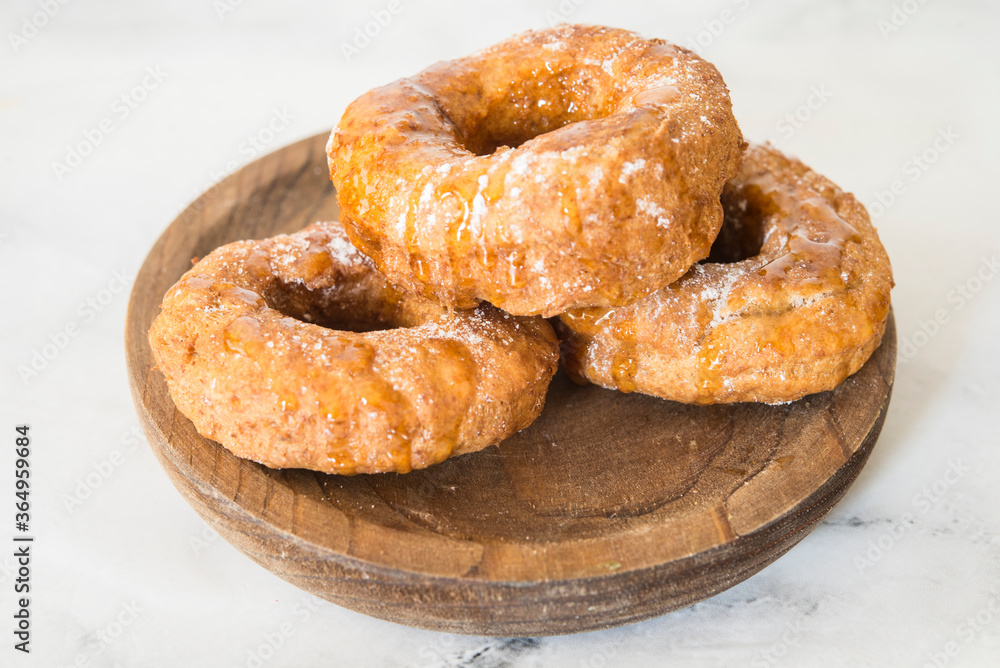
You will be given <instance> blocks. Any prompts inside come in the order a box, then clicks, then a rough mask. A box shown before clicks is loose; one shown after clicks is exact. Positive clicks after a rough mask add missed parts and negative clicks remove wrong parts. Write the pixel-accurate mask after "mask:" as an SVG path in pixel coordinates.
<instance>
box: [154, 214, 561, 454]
mask: <svg viewBox="0 0 1000 668" xmlns="http://www.w3.org/2000/svg"><path fill="white" fill-rule="evenodd" d="M161 309H162V310H161V313H160V314H159V316H158V317H157V318H156V320H155V321H154V322H153V325H152V328H151V329H150V331H149V343H150V346H151V347H152V349H153V355H154V357H155V360H156V364H157V366H158V367H159V369H160V370H161V371H162V372H163V373H164V375H165V376H166V379H167V384H168V386H169V389H170V395H171V397H172V398H173V400H174V403H175V404H176V405H177V408H178V410H180V412H181V413H183V414H184V415H185V416H187V417H188V418H190V419H191V421H192V422H193V423H194V425H195V427H196V428H197V429H198V432H199V433H200V434H202V435H203V436H205V437H207V438H210V439H213V440H215V441H218V442H219V443H221V444H222V445H224V446H225V447H226V448H228V449H229V450H231V451H232V452H233V453H234V454H236V455H238V456H240V457H244V458H247V459H252V460H255V461H258V462H260V463H262V464H265V465H267V466H270V467H274V468H286V467H296V468H308V469H313V470H316V471H325V472H327V473H342V474H352V473H376V472H383V471H397V472H400V473H405V472H407V471H410V470H411V469H418V468H423V467H426V466H429V465H431V464H434V463H437V462H440V461H442V460H443V459H445V458H447V457H450V456H454V455H459V454H463V453H466V452H473V451H476V450H481V449H482V448H485V447H487V446H489V445H492V444H495V443H499V442H500V441H502V440H503V439H504V438H506V437H507V436H510V435H511V434H513V433H514V432H516V431H518V430H519V429H523V428H524V427H526V426H527V425H529V424H530V423H531V422H532V421H533V420H534V419H535V418H536V417H537V416H538V414H539V413H540V412H541V410H542V406H543V404H544V400H545V391H546V388H547V387H548V384H549V380H550V379H551V378H552V376H553V374H554V373H555V370H556V367H557V364H558V357H559V353H558V342H557V340H556V338H555V334H554V332H553V331H552V328H551V326H550V325H549V324H548V322H546V321H545V320H542V319H541V318H517V317H514V316H510V315H508V314H505V313H503V312H501V311H499V310H498V309H496V308H494V307H492V306H490V305H487V304H484V305H482V306H480V307H479V308H476V309H475V310H471V311H464V312H451V311H449V310H448V309H446V308H444V307H442V306H441V305H439V304H437V303H435V302H431V301H428V300H425V299H423V298H421V297H417V296H414V295H410V294H406V293H402V292H399V291H398V290H396V289H394V288H392V287H391V286H390V285H389V284H388V283H387V282H386V280H385V278H384V277H383V276H381V275H380V274H379V273H378V272H377V271H376V270H375V268H374V266H373V265H372V263H371V261H370V260H369V259H368V258H366V257H364V256H363V255H362V254H361V253H359V252H358V251H357V250H356V249H355V248H354V247H353V246H352V245H351V244H350V242H349V241H348V239H347V237H346V235H345V234H344V232H343V229H342V228H341V227H340V226H339V225H338V224H336V223H317V224H315V225H312V226H310V227H308V228H306V229H305V230H303V231H301V232H299V233H297V234H293V235H290V236H285V235H283V236H277V237H274V238H271V239H267V240H264V241H240V242H236V243H232V244H229V245H227V246H223V247H221V248H219V249H217V250H215V251H213V252H212V253H211V254H209V255H208V256H207V257H205V258H204V259H203V260H201V261H200V262H198V263H197V264H196V265H195V266H194V267H193V268H192V269H191V270H190V271H188V272H187V273H186V274H185V275H184V276H183V277H182V278H181V280H180V281H179V282H178V283H177V284H176V285H174V286H173V287H172V288H171V289H170V290H169V291H168V292H167V294H166V296H165V297H164V300H163V304H162V306H161ZM344 330H350V331H344Z"/></svg>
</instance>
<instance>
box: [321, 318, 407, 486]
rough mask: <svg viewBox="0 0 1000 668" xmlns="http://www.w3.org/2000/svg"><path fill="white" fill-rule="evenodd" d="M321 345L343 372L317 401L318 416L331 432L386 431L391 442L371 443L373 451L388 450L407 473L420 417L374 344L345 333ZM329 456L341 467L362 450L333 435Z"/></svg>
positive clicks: (386, 453)
mask: <svg viewBox="0 0 1000 668" xmlns="http://www.w3.org/2000/svg"><path fill="white" fill-rule="evenodd" d="M323 343H324V346H323V351H324V354H325V355H326V356H327V358H328V361H330V362H331V363H332V364H333V365H334V366H335V367H336V368H338V369H340V370H341V372H342V373H341V374H337V375H336V376H332V377H331V380H334V382H332V383H330V384H329V385H327V387H326V388H325V391H324V392H322V394H321V395H320V397H319V398H318V400H317V403H318V410H319V413H320V415H321V416H322V417H323V418H324V419H326V420H327V421H329V422H330V423H332V424H331V432H332V433H334V434H342V435H344V436H345V437H347V436H348V435H353V436H356V435H357V434H358V433H368V434H378V433H380V432H382V433H384V434H385V439H386V441H387V442H385V443H383V444H378V443H373V444H372V446H371V447H372V450H375V451H382V452H384V453H385V456H386V457H388V458H389V459H390V460H391V461H392V462H393V466H394V468H395V470H397V471H398V472H400V473H407V472H409V471H410V470H411V469H412V452H411V441H412V438H413V435H414V433H415V431H416V427H417V425H416V420H415V417H414V416H413V415H412V411H411V410H410V409H409V404H408V402H407V401H406V400H405V397H404V396H403V395H402V394H401V393H400V392H399V391H398V390H396V388H395V387H393V386H392V384H391V383H390V382H389V381H388V380H386V379H385V378H383V377H382V374H381V373H380V370H379V369H378V368H377V361H376V356H375V347H374V346H373V345H372V344H371V343H369V342H368V341H365V340H364V339H362V338H360V337H351V336H344V335H334V336H327V337H325V338H324V340H323ZM344 378H349V379H350V386H346V385H344V384H343V383H341V382H338V381H337V379H344ZM338 427H339V428H338ZM326 455H327V458H328V459H329V460H331V461H332V462H336V463H337V464H338V465H341V466H343V465H344V464H345V462H346V461H347V460H352V461H353V460H355V459H357V457H358V456H360V455H363V453H359V452H357V451H356V450H353V449H350V448H348V447H347V446H346V445H345V443H344V441H342V440H341V439H340V438H331V440H330V441H329V442H328V444H327V451H326ZM358 463H361V462H355V464H358Z"/></svg>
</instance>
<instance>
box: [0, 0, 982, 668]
mask: <svg viewBox="0 0 1000 668" xmlns="http://www.w3.org/2000/svg"><path fill="white" fill-rule="evenodd" d="M63 2H65V4H61V3H60V2H58V1H57V0H23V1H13V0H7V1H5V2H4V3H3V5H2V8H0V26H2V27H3V33H4V39H3V44H2V45H0V267H2V271H3V283H4V286H5V289H4V290H3V313H4V315H3V317H2V318H0V335H2V341H3V346H2V349H0V356H2V368H3V377H2V383H0V414H2V416H3V419H2V421H0V433H5V434H6V436H4V437H3V439H4V442H5V443H7V444H8V445H5V446H4V447H2V448H0V472H2V475H0V490H2V494H0V499H4V501H3V502H2V504H0V505H2V508H0V517H3V518H4V520H3V529H2V530H0V540H2V541H4V543H5V544H6V545H7V546H10V545H12V543H10V542H9V541H10V540H11V536H12V535H13V534H14V533H15V532H14V528H13V526H12V525H13V513H14V509H13V508H12V507H11V506H13V501H14V496H13V475H12V473H11V471H12V468H13V461H14V453H13V439H14V436H15V434H14V426H15V425H16V424H21V423H27V424H30V425H31V433H32V436H33V455H32V459H31V466H32V475H33V478H32V481H33V485H34V486H33V494H32V497H31V498H32V503H33V510H32V526H31V529H32V533H33V534H34V535H35V536H37V539H36V542H35V543H34V546H33V550H34V552H33V561H32V574H31V577H32V583H31V584H32V592H31V596H32V598H31V611H32V630H33V636H32V645H31V647H32V653H31V654H30V655H27V656H25V655H23V654H21V653H20V652H15V651H14V650H13V648H12V645H13V640H12V635H11V630H12V627H13V622H12V615H13V613H14V611H15V601H14V594H13V585H14V579H15V578H16V564H15V563H14V559H13V557H12V552H13V548H8V547H4V548H3V549H2V550H0V555H2V556H0V592H2V593H0V619H3V620H4V621H3V622H0V631H2V633H0V637H2V638H4V643H3V647H2V648H0V665H4V666H60V667H61V666H71V665H78V666H263V665H266V666H319V665H323V666H332V665H337V666H341V665H343V666H400V665H402V666H481V667H486V666H490V667H493V666H514V667H517V668H527V667H529V666H573V667H577V666H593V667H600V666H662V665H671V666H673V665H692V666H699V665H707V666H716V665H718V666H737V665H749V666H778V665H786V666H803V665H817V666H876V665H899V666H925V665H931V666H944V665H948V666H986V665H997V663H998V659H1000V567H998V563H1000V510H998V509H1000V486H998V485H997V484H996V482H995V478H996V476H997V470H998V467H997V465H998V463H1000V447H998V446H1000V436H998V428H997V427H998V421H997V418H996V407H997V405H998V404H1000V356H998V354H997V346H996V341H997V338H998V336H1000V309H998V306H1000V280H994V279H995V275H996V273H997V271H998V267H997V261H998V259H1000V234H998V231H997V230H998V228H997V220H998V219H997V213H996V208H995V206H994V205H993V203H992V199H991V197H992V195H993V192H992V188H993V187H995V181H994V179H996V177H997V176H998V174H997V168H996V166H995V163H994V161H995V160H996V158H997V155H998V153H1000V137H998V130H997V127H998V124H997V120H996V118H997V111H998V107H1000V105H998V102H1000V93H998V91H1000V88H998V86H997V83H998V74H1000V72H998V65H1000V46H998V42H997V41H996V39H995V35H994V34H993V32H994V31H993V29H994V28H995V26H996V24H997V21H998V19H1000V10H998V5H997V4H996V3H988V2H986V1H985V0H982V1H979V2H976V1H973V0H966V1H964V2H941V1H924V2H919V1H918V0H895V1H890V0H879V1H877V2H864V3H863V2H860V1H858V0H843V1H841V2H828V3H807V2H789V3H785V2H781V3H779V2H775V1H774V0H772V1H770V2H765V1H764V0H715V1H711V2H699V3H694V2H691V3H685V4H681V3H678V2H657V3H651V2H650V3H639V2H634V3H632V2H610V1H609V0H608V1H600V0H563V1H562V2H561V3H560V2H557V0H544V1H542V2H528V1H527V0H505V1H504V2H489V3H488V2H477V3H459V2H454V3H444V2H419V3H418V2H413V1H409V0H397V2H393V3H391V6H392V7H391V8H392V9H394V10H396V11H395V13H393V12H389V7H390V3H388V2H382V1H379V0H377V1H375V2H368V1H366V2H351V3H346V2H343V3H321V2H314V3H310V2H304V1H301V0H295V1H289V2H281V3H278V2H265V1H264V0H216V1H212V0H199V1H195V0H178V1H177V2H171V3H152V2H142V3H138V2H112V1H110V0H91V1H89V2H66V1H65V0H63ZM373 11H375V12H376V13H377V14H376V16H379V15H381V16H382V17H383V21H384V22H385V23H386V25H385V26H379V27H378V30H377V31H376V30H374V29H372V32H377V34H375V35H374V37H372V38H371V39H370V40H369V43H368V44H364V43H360V46H358V47H355V48H356V49H357V50H356V52H352V51H351V50H350V49H344V48H343V45H345V44H346V45H351V43H352V40H353V39H354V38H355V36H356V34H357V33H356V30H364V28H365V24H366V23H368V22H369V21H372V20H374V19H373V15H372V12H373ZM382 11H385V12H388V14H378V12H382ZM387 15H388V16H389V17H390V18H389V19H388V20H385V17H386V16H387ZM561 19H566V20H571V21H579V22H588V23H604V24H608V25H615V26H620V27H625V28H631V29H636V30H639V31H642V32H643V33H645V34H647V35H652V36H659V37H664V38H667V39H671V40H674V41H677V42H680V43H681V44H687V45H694V46H696V47H697V50H699V51H700V52H701V53H702V54H703V55H705V56H706V57H707V58H709V59H710V60H712V61H713V62H715V63H716V65H717V66H718V67H719V69H720V70H721V72H722V73H723V75H724V76H725V78H726V81H727V82H728V84H729V86H730V88H731V91H732V97H733V100H734V103H735V109H736V113H737V117H738V118H739V120H740V123H741V126H742V128H743V130H744V132H745V134H746V135H747V137H749V138H751V139H755V140H763V139H768V138H769V139H771V140H772V141H773V142H774V143H775V144H776V145H777V146H779V147H781V148H783V149H787V150H788V151H790V152H793V153H795V154H797V155H799V156H800V157H802V158H803V159H805V160H806V161H807V162H808V163H810V164H811V165H812V166H814V167H815V168H816V169H817V170H819V171H820V172H822V173H824V174H826V175H828V176H830V177H831V178H832V179H834V180H835V181H837V182H838V183H840V184H841V185H842V186H844V187H845V188H847V189H849V190H851V191H853V192H855V193H856V194H858V196H859V197H860V198H861V199H862V200H863V201H864V202H865V203H866V204H868V206H869V207H870V209H871V210H872V212H873V214H877V215H876V216H875V218H876V222H877V224H878V226H879V229H880V233H881V235H882V239H883V241H884V243H885V245H886V247H887V249H888V251H889V254H890V256H891V257H892V259H893V264H894V268H895V274H896V281H897V283H898V285H897V287H896V289H895V291H894V293H893V301H894V303H895V309H896V318H897V322H898V326H899V335H900V339H899V342H900V350H901V355H900V364H899V367H898V372H897V381H896V388H895V396H894V399H893V403H892V407H891V410H890V413H889V415H888V419H887V421H886V424H885V429H884V432H883V434H882V438H881V440H880V442H879V443H878V445H877V447H876V448H875V451H874V453H873V454H872V457H871V460H870V462H869V464H868V466H867V467H866V468H865V470H864V471H863V472H862V474H861V476H860V478H859V479H858V480H857V482H856V483H855V485H854V487H853V488H852V489H851V490H850V492H849V493H848V495H847V497H846V498H845V499H844V501H843V502H842V503H841V504H840V505H839V506H837V507H836V508H835V509H834V510H833V512H832V513H831V514H830V515H829V516H828V518H827V519H826V520H825V521H824V522H823V524H822V525H821V526H819V527H818V528H817V529H816V531H815V532H814V533H812V534H811V535H809V536H808V537H807V538H806V539H805V540H804V541H803V542H802V543H801V544H800V545H799V546H797V547H796V548H795V549H793V550H792V551H791V552H790V553H789V554H787V555H786V556H785V557H783V558H782V559H780V560H779V561H778V562H776V563H775V564H774V565H772V566H771V567H769V568H767V569H766V570H764V571H763V572H761V573H760V574H758V575H756V576H754V577H752V578H751V579H749V580H748V581H746V582H744V583H742V584H740V585H738V586H736V587H733V588H732V589H730V590H728V591H726V592H725V593H723V594H721V595H719V596H716V597H715V598H712V599H710V600H707V601H704V602H703V603H700V604H698V605H695V606H693V607H691V608H688V609H686V610H683V611H680V612H676V613H673V614H670V615H667V616H664V617H661V618H659V619H654V620H651V621H648V622H644V623H640V624H635V625H631V626H627V627H624V628H619V629H615V630H609V631H603V632H596V633H587V634H580V635H575V636H568V637H558V638H542V639H513V640H510V639H508V640H504V639H489V638H477V637H459V636H450V635H445V634H438V633H433V632H427V631H420V630H415V629H410V628H405V627H401V626H396V625H393V624H389V623H386V622H382V621H378V620H374V619H370V618H367V617H364V616H362V615H359V614H355V613H353V612H350V611H347V610H344V609H341V608H338V607H336V606H334V605H331V604H328V603H326V602H323V601H319V600H316V599H313V598H311V597H309V596H308V595H306V594H304V593H303V592H301V591H299V590H297V589H295V588H294V587H292V586H291V585H288V584H286V583H285V582H283V581H281V580H279V579H277V578H276V577H274V576H272V575H271V574H270V573H268V572H267V571H265V570H263V569H262V568H260V567H258V566H257V565H256V564H254V563H253V562H251V561H250V560H249V559H247V558H246V557H244V556H243V555H242V554H241V553H239V552H238V551H237V550H236V549H235V548H233V547H231V546H230V545H228V544H227V543H226V542H225V541H223V540H222V539H219V538H217V537H216V536H215V535H214V534H213V533H212V532H211V531H210V530H208V529H207V528H206V526H205V525H204V524H203V522H202V521H201V520H200V519H199V518H198V516H197V515H196V514H195V513H194V511H193V510H192V509H191V508H189V507H188V506H187V505H186V504H185V502H184V501H183V500H182V499H181V497H180V495H179V494H178V493H177V492H176V491H175V490H174V489H173V488H172V486H171V485H170V483H169V481H168V480H167V478H166V476H165V475H164V474H163V473H162V471H161V470H160V469H159V467H158V465H157V463H156V462H155V460H154V458H153V456H152V455H151V453H150V451H149V449H148V447H147V446H146V444H145V443H144V442H143V440H142V437H141V433H140V432H139V430H138V423H137V420H136V417H135V414H134V412H133V408H132V404H131V399H130V396H129V391H128V387H127V383H126V379H125V367H124V356H123V344H122V329H123V322H124V316H125V308H126V302H127V299H128V287H129V286H130V284H131V281H132V279H133V277H134V274H135V272H136V270H137V269H138V267H139V266H140V264H141V262H142V260H143V258H144V257H145V255H146V253H147V251H148V250H149V248H150V247H151V245H152V244H153V242H154V241H155V240H156V238H157V236H158V235H159V234H160V232H161V231H162V230H163V229H164V227H165V226H166V225H167V224H168V223H169V222H170V221H171V220H172V219H173V218H174V216H175V215H176V214H177V213H178V212H179V211H180V210H181V209H182V208H183V207H184V206H185V205H186V204H187V203H188V202H189V201H190V200H192V199H193V198H194V197H195V196H196V195H197V194H198V193H200V192H201V191H203V190H204V189H206V188H207V187H208V186H210V185H211V184H212V183H214V182H215V181H216V180H218V179H219V178H221V177H222V176H224V175H225V174H226V173H229V172H231V171H233V170H234V169H236V168H237V167H239V166H240V165H242V164H245V163H246V162H248V161H250V160H252V159H253V158H255V157H257V156H259V155H263V154H264V153H265V152H268V151H271V150H273V149H276V148H278V147H280V146H282V145H285V144H288V143H290V142H292V141H295V140H297V139H300V138H302V137H306V136H309V135H312V134H314V133H316V132H321V131H326V130H328V129H329V128H330V127H331V126H332V125H333V124H334V123H335V121H336V120H337V119H338V118H339V115H340V113H341V111H342V110H343V108H344V106H345V105H346V104H347V103H348V102H349V101H350V100H352V99H353V98H354V97H355V96H357V95H358V94H360V93H361V92H363V91H364V90H366V89H368V88H370V87H372V86H375V85H377V84H380V83H383V82H388V81H390V80H392V79H394V78H397V77H399V76H402V75H405V74H409V73H411V72H414V71H415V70H417V69H419V68H421V67H423V66H424V65H426V64H429V63H431V62H433V61H435V60H438V59H444V58H449V57H455V56H459V55H462V54H465V53H466V52H469V51H471V50H473V49H475V48H477V47H481V46H485V45H487V44H491V43H493V42H495V41H498V40H500V39H502V38H504V37H506V36H508V35H510V34H512V33H514V32H517V31H520V30H523V29H527V28H540V27H545V26H546V25H548V24H549V22H550V21H555V20H561ZM38 25H40V26H41V27H37V26H38ZM12 35H13V37H12ZM74 152H75V153H76V157H74V155H73V154H74ZM991 184H993V185H991ZM36 354H37V355H41V357H36ZM33 363H34V367H33V366H32V364H33ZM25 369H30V370H31V371H32V372H35V373H28V372H26V371H25Z"/></svg>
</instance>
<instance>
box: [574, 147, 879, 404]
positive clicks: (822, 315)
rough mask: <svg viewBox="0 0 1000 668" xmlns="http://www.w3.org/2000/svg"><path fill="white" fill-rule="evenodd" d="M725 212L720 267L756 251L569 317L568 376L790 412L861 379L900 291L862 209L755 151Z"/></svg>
mask: <svg viewBox="0 0 1000 668" xmlns="http://www.w3.org/2000/svg"><path fill="white" fill-rule="evenodd" d="M722 201H723V205H724V206H725V209H726V222H725V224H724V226H723V231H722V233H721V234H720V237H719V241H718V242H717V244H716V246H714V247H713V257H719V256H721V259H728V258H726V257H725V256H727V255H728V256H730V257H732V256H733V255H735V256H736V257H739V256H741V255H742V256H744V257H745V255H746V251H745V249H746V248H753V247H754V246H757V245H760V251H759V253H758V254H756V255H754V256H753V257H749V258H747V259H743V260H741V261H737V262H728V263H727V262H712V261H709V262H707V263H704V264H698V265H695V266H694V267H693V268H692V269H691V270H690V271H689V272H688V273H687V274H685V276H684V277H683V278H681V279H680V280H679V281H677V282H675V283H673V284H671V285H669V286H668V287H666V288H664V289H662V290H660V291H659V292H657V293H656V294H654V295H651V296H650V297H647V298H646V299H644V300H642V301H640V302H637V303H635V304H633V305H631V306H627V307H622V308H616V309H581V310H578V311H572V312H569V313H566V314H563V315H562V316H561V318H560V320H561V323H560V325H559V327H558V329H559V330H560V334H561V335H562V336H563V337H564V341H563V348H564V358H565V362H566V364H567V366H568V369H569V370H570V372H571V373H573V374H576V375H577V376H579V377H583V378H586V379H587V380H590V381H592V382H594V383H597V384H598V385H602V386H604V387H611V388H615V387H617V388H618V389H622V390H625V391H633V390H634V391H637V392H642V393H644V394H652V395H655V396H659V397H663V398H665V399H672V400H675V401H683V402H689V403H730V402H737V401H760V402H767V403H780V402H785V401H793V400H795V399H798V398H800V397H803V396H805V395H807V394H811V393H814V392H820V391H824V390H829V389H832V388H834V387H836V386H837V385H838V384H839V383H840V382H841V381H843V380H844V379H845V378H847V377H848V376H849V375H851V374H853V373H854V372H855V371H857V370H858V369H860V368H861V365H862V364H864V362H865V361H866V360H867V359H868V357H869V356H870V355H871V353H872V352H874V350H875V349H876V348H877V347H878V344H879V342H880V341H881V337H882V333H883V332H884V330H885V324H886V318H887V316H888V313H889V292H890V290H891V288H892V285H893V280H892V268H891V266H890V264H889V258H888V256H887V255H886V253H885V249H884V248H883V247H882V244H881V242H880V241H879V239H878V235H877V234H876V232H875V228H874V227H873V226H872V224H871V221H870V219H869V217H868V213H867V212H866V211H865V209H864V207H863V206H862V205H861V204H860V203H859V202H858V201H857V200H856V199H855V198H854V196H853V195H851V194H849V193H845V192H843V191H841V190H840V189H839V188H838V187H837V186H836V185H834V184H833V183H831V182H830V181H829V180H827V179H825V178H824V177H822V176H820V175H818V174H816V173H815V172H813V171H812V170H810V169H809V168H808V167H806V166H805V165H803V164H802V163H801V162H799V161H797V160H793V159H790V158H788V157H786V156H784V155H782V154H781V153H780V152H778V151H777V150H775V149H773V148H771V147H770V146H752V147H751V148H750V150H749V151H748V152H747V154H746V157H745V159H744V163H743V168H742V170H741V172H740V174H739V175H738V176H737V177H736V178H734V179H733V180H732V181H730V182H729V183H728V184H727V185H726V189H725V191H724V193H723V196H722ZM761 241H762V242H763V243H762V245H761Z"/></svg>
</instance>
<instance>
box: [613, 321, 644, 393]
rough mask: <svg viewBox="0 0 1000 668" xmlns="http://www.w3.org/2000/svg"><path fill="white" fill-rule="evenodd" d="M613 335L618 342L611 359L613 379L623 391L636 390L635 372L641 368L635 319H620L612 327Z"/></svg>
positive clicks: (616, 385)
mask: <svg viewBox="0 0 1000 668" xmlns="http://www.w3.org/2000/svg"><path fill="white" fill-rule="evenodd" d="M611 336H613V337H614V339H615V340H616V341H617V342H618V349H617V350H616V351H615V354H614V356H613V357H612V359H611V380H612V381H614V383H615V387H617V388H618V389H619V390H620V391H621V392H635V388H636V385H635V374H636V372H637V371H638V370H639V362H638V361H637V360H638V354H637V350H636V347H637V345H636V333H635V320H633V319H631V318H622V319H620V320H618V321H617V322H615V323H614V324H613V325H612V327H611Z"/></svg>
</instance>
